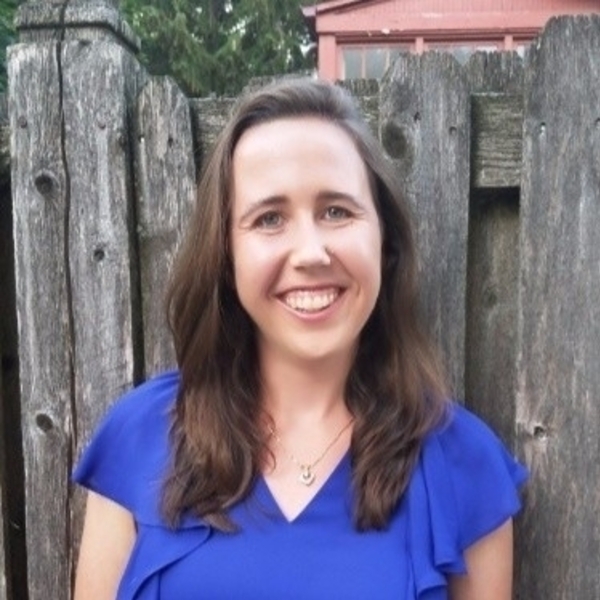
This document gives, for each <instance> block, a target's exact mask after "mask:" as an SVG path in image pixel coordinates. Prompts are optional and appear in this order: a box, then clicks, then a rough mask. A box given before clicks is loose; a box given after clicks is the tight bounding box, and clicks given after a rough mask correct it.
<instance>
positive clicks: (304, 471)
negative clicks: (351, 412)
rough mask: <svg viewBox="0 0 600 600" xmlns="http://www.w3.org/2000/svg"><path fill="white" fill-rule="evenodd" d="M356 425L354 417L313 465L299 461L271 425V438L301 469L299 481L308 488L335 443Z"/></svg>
mask: <svg viewBox="0 0 600 600" xmlns="http://www.w3.org/2000/svg"><path fill="white" fill-rule="evenodd" d="M352 423H354V417H352V418H351V419H350V420H349V421H348V423H346V424H345V425H344V426H343V427H342V428H341V429H340V431H339V432H338V433H337V434H336V436H335V437H334V438H333V440H331V442H329V444H328V445H327V447H326V448H325V450H323V452H321V454H320V455H319V456H318V457H317V459H316V460H313V462H311V463H308V464H307V463H303V462H301V461H299V460H298V459H297V458H296V457H295V456H294V455H293V454H292V453H291V452H290V451H289V450H287V448H286V447H285V446H284V445H283V442H282V441H281V438H280V437H279V435H278V434H277V431H276V430H275V428H274V427H273V426H271V425H269V434H270V435H271V437H273V438H274V439H275V441H276V442H277V443H278V444H279V445H280V446H281V448H282V449H283V450H284V452H285V453H286V454H287V456H288V458H289V459H290V460H291V461H292V462H293V463H294V464H295V465H296V466H297V467H298V468H299V469H300V475H298V481H299V482H300V483H302V484H304V485H306V486H309V485H312V484H313V483H314V481H315V479H316V478H317V476H316V475H315V472H314V468H315V467H316V466H317V465H318V464H319V463H320V462H321V461H322V460H323V459H324V458H325V456H326V455H327V453H328V452H329V451H330V450H331V449H332V448H333V447H334V446H335V443H336V442H337V441H338V440H339V439H340V438H341V437H342V434H343V433H344V432H345V431H346V430H347V429H348V427H350V425H352Z"/></svg>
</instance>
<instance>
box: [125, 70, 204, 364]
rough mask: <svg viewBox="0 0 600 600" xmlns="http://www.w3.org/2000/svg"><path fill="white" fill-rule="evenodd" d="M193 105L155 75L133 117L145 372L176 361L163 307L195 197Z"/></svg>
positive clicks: (174, 87)
mask: <svg viewBox="0 0 600 600" xmlns="http://www.w3.org/2000/svg"><path fill="white" fill-rule="evenodd" d="M193 148H194V140H193V135H192V122H191V114H190V106H189V103H188V100H187V98H186V97H185V95H184V94H183V93H182V92H181V90H179V88H178V87H177V86H176V85H175V84H174V82H173V81H171V80H170V79H165V78H153V79H151V80H150V81H149V82H148V83H147V84H146V86H145V87H144V89H143V90H142V92H141V94H140V95H139V98H138V101H137V111H136V119H135V157H136V161H135V162H136V199H137V211H136V212H137V233H138V245H139V254H140V272H141V290H142V313H143V324H144V327H143V329H144V365H145V373H146V375H150V374H153V373H157V372H159V371H164V370H165V369H167V368H170V367H173V366H174V365H175V357H174V353H173V347H172V344H171V340H170V336H169V335H168V332H167V328H166V321H165V310H164V290H165V288H166V283H167V279H168V276H169V272H170V270H171V264H172V262H173V256H174V253H175V250H176V248H177V245H178V242H179V240H180V238H181V234H182V231H183V229H184V227H185V224H186V223H187V220H188V218H189V216H190V212H191V208H192V206H193V203H194V199H195V196H196V185H195V184H196V168H195V164H194V151H193Z"/></svg>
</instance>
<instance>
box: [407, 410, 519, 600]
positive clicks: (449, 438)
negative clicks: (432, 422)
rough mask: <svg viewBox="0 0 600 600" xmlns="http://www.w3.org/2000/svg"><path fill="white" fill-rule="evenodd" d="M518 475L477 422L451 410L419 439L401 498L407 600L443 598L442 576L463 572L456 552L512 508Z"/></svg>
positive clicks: (511, 512)
mask: <svg viewBox="0 0 600 600" xmlns="http://www.w3.org/2000/svg"><path fill="white" fill-rule="evenodd" d="M526 479H527V471H526V469H525V468H524V467H523V466H522V465H520V464H519V463H518V462H517V461H516V460H515V459H514V458H513V457H512V456H511V455H510V453H509V452H508V451H507V450H506V448H505V447H504V445H503V444H502V442H501V441H500V440H499V439H498V438H497V437H496V435H495V434H494V433H493V432H492V431H491V430H490V429H489V428H488V427H487V426H486V425H485V424H484V423H483V422H482V421H481V420H479V419H478V418H477V417H475V416H474V415H473V414H471V413H469V412H468V411H467V410H465V409H464V408H462V407H460V406H458V405H453V406H452V408H451V410H450V413H449V417H448V420H447V422H446V423H445V424H444V426H442V427H441V428H440V429H438V430H436V431H435V432H433V433H432V434H430V436H429V437H428V438H427V439H426V441H425V443H424V446H423V449H422V453H421V457H420V461H419V464H418V467H417V469H416V470H415V473H414V475H413V479H412V481H411V484H410V486H409V489H408V492H407V503H408V512H409V543H410V546H411V555H412V563H413V564H412V567H413V568H412V574H413V578H414V588H415V595H416V597H417V598H418V599H419V600H442V599H445V598H446V586H447V576H448V575H450V574H460V573H465V572H466V564H465V560H464V551H465V550H466V548H468V547H469V546H471V545H472V544H473V543H475V542H476V541H477V540H479V539H481V538H482V537H484V536H485V535H487V534H488V533H491V532H492V531H494V530H495V529H496V528H498V527H499V526H500V525H502V524H503V523H504V522H505V521H506V520H507V519H509V518H510V517H512V516H513V515H515V514H516V513H517V512H518V511H519V509H520V507H521V502H520V499H519V493H518V488H519V486H520V485H521V484H522V483H523V482H524V481H525V480H526Z"/></svg>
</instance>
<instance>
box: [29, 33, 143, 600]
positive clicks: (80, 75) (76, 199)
mask: <svg viewBox="0 0 600 600" xmlns="http://www.w3.org/2000/svg"><path fill="white" fill-rule="evenodd" d="M61 57H62V63H61V67H62V68H61V74H62V82H61V83H62V99H61V100H62V112H63V115H64V141H63V159H64V163H65V166H66V168H67V169H68V174H69V206H68V214H67V216H66V223H67V228H68V243H67V257H66V264H67V268H68V273H69V289H68V292H69V295H70V299H71V300H70V301H71V305H72V311H71V323H72V331H73V344H72V352H73V355H72V364H73V370H74V371H73V377H72V385H73V389H72V397H71V406H70V410H71V411H72V419H73V427H74V443H73V453H74V458H76V457H77V456H79V454H80V451H81V449H82V445H83V444H85V443H86V442H87V440H89V437H90V434H91V431H92V429H93V428H94V427H95V426H96V424H97V423H98V420H99V418H100V417H101V416H102V415H103V414H104V413H105V412H106V409H107V408H108V406H109V405H110V404H111V403H112V401H113V400H114V399H115V398H116V397H117V396H119V395H120V394H121V393H122V392H123V391H124V390H125V389H128V388H130V387H131V386H132V384H133V383H134V381H135V380H136V379H138V378H139V376H140V375H141V373H140V370H141V360H140V358H139V357H138V356H137V355H136V353H139V354H140V355H141V341H140V340H141V323H140V311H139V310H138V304H139V281H138V272H137V269H138V263H137V255H136V254H137V249H136V247H135V242H134V208H133V197H132V180H133V178H132V164H133V158H132V156H131V151H130V147H131V143H130V138H129V136H130V135H131V134H132V127H131V113H132V105H133V99H134V97H135V93H136V92H137V88H138V84H139V81H138V80H139V78H140V67H139V65H138V63H137V61H135V59H134V58H133V57H132V56H131V55H130V54H129V52H128V51H126V50H125V49H124V48H123V47H122V46H121V45H119V44H116V43H113V42H96V43H93V44H88V43H83V42H65V43H63V44H62V48H61ZM38 501H39V499H38ZM80 501H81V495H80V494H78V495H76V496H75V497H74V504H73V507H72V514H73V519H74V520H73V523H72V524H73V528H72V529H73V534H72V535H73V543H72V544H71V548H72V549H76V548H77V544H76V540H77V538H78V536H79V530H80V522H79V519H80V517H81V510H80V506H79V505H78V503H79V502H80ZM65 518H67V519H68V515H65ZM30 556H31V555H30ZM34 558H35V555H34ZM66 594H67V592H66V588H65V590H63V591H62V595H63V596H65V595H66ZM46 597H47V596H46ZM53 597H56V598H58V597H59V596H58V595H57V596H53ZM32 600H33V598H32Z"/></svg>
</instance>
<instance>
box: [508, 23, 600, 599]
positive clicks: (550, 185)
mask: <svg viewBox="0 0 600 600" xmlns="http://www.w3.org/2000/svg"><path fill="white" fill-rule="evenodd" d="M598 56H600V17H594V18H581V19H580V18H577V19H553V20H552V21H551V22H550V23H549V25H548V26H547V28H546V30H545V32H544V35H543V37H542V38H541V40H540V41H539V42H538V43H537V44H535V45H534V47H533V48H532V50H531V52H530V54H529V56H528V64H527V65H526V98H525V122H524V135H525V140H524V164H525V165H526V168H525V169H524V171H523V179H522V196H521V272H520V290H519V292H520V300H519V347H520V356H519V363H518V371H519V373H518V381H519V388H518V404H517V408H518V421H519V425H520V427H521V438H522V448H523V452H524V454H525V456H526V457H527V462H528V464H529V465H530V467H531V471H532V481H531V484H530V485H529V486H528V494H527V503H528V510H527V512H526V514H525V518H524V521H523V523H522V524H523V530H522V535H521V561H522V565H521V573H522V578H521V582H520V587H519V592H520V597H521V598H523V599H529V598H552V599H557V600H558V599H565V600H566V599H572V598H582V599H583V598H586V599H587V598H590V599H592V598H600V576H599V575H598V574H599V573H600V519H599V518H598V514H599V513H600V461H599V460H598V457H599V456H600V435H599V427H600V401H599V396H598V392H599V390H600V302H599V301H598V298H600V112H599V108H598V107H599V106H600V62H599V61H598Z"/></svg>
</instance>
